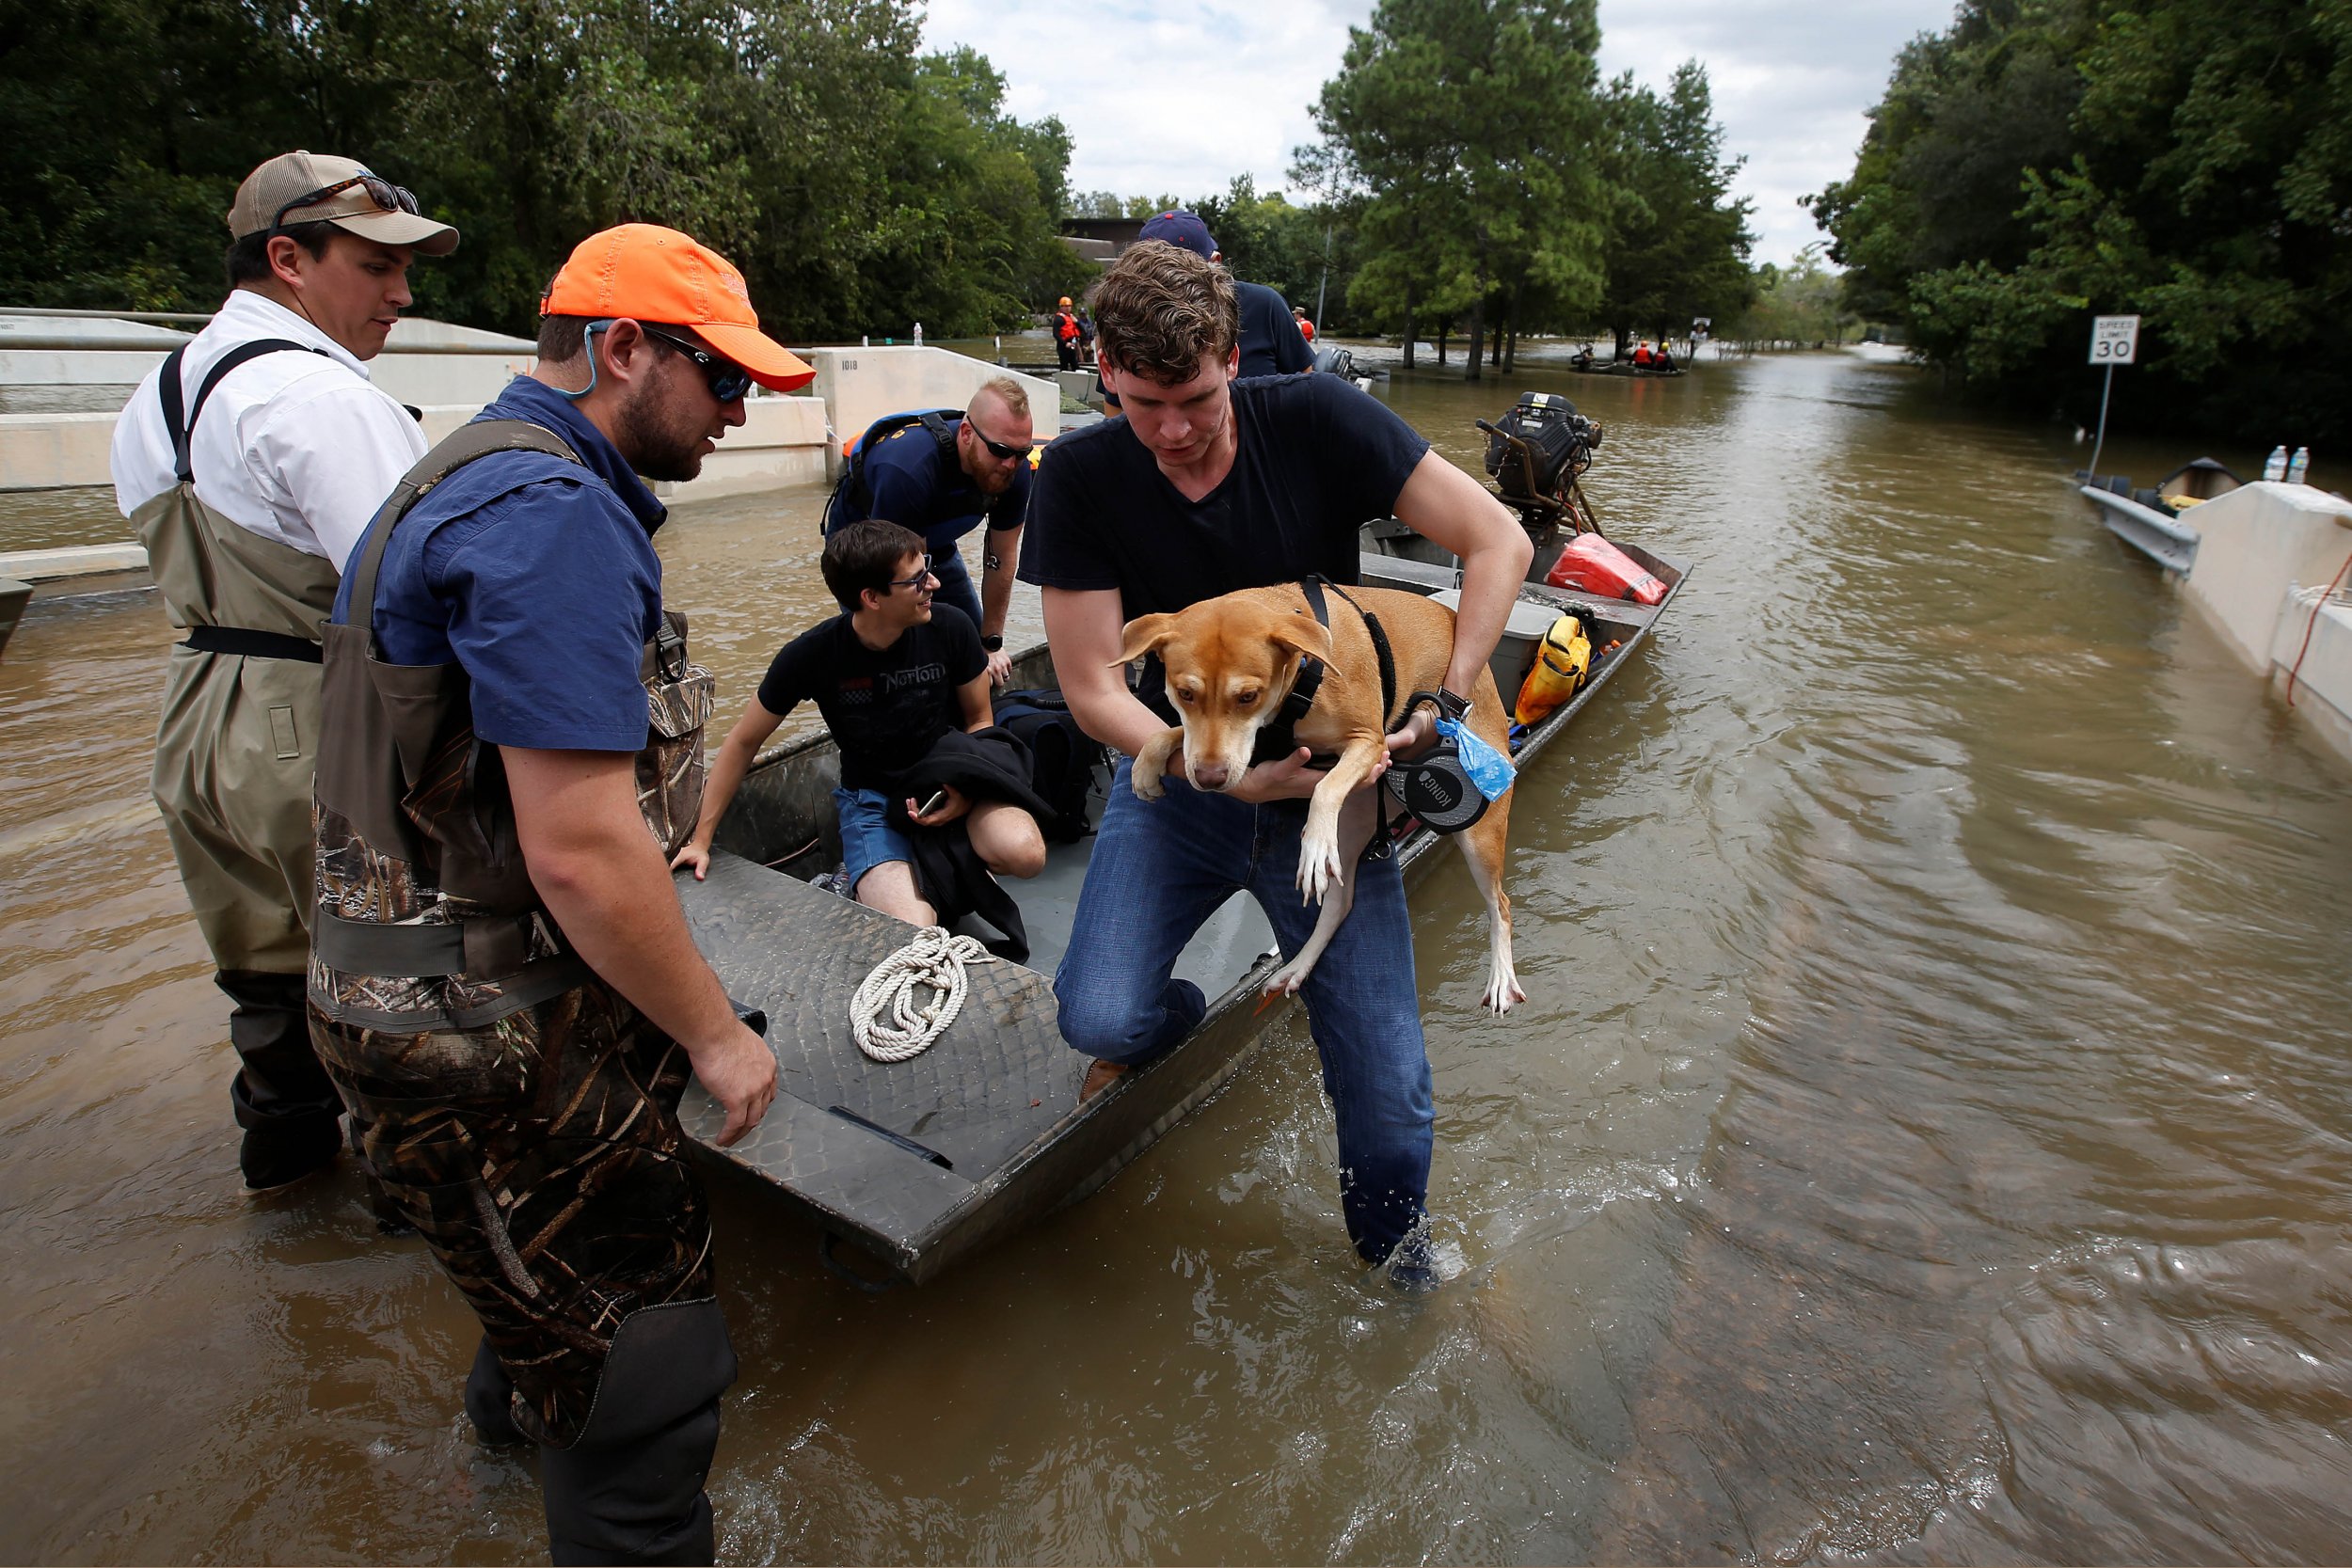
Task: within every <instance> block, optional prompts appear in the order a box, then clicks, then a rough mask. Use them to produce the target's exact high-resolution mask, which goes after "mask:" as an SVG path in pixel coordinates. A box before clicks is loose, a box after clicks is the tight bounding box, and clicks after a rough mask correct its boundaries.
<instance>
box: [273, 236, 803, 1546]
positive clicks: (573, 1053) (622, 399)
mask: <svg viewBox="0 0 2352 1568" xmlns="http://www.w3.org/2000/svg"><path fill="white" fill-rule="evenodd" d="M540 311H541V318H542V319H541V322H540V329H539V363H538V368H537V369H536V370H534V371H532V372H531V373H530V374H528V375H525V376H519V377H517V378H516V380H515V381H513V382H511V383H509V384H508V386H507V388H506V389H505V390H504V391H503V392H501V393H500V394H499V396H498V398H497V399H496V400H495V401H494V402H492V403H491V404H490V405H489V406H488V407H486V408H485V409H484V410H483V411H482V413H481V415H480V416H479V417H478V418H477V419H476V420H474V421H473V422H472V423H470V424H468V425H465V426H463V427H461V428H460V429H459V430H458V431H457V432H456V433H454V434H453V435H452V436H450V437H449V438H448V439H447V440H445V441H443V442H442V443H441V444H440V445H439V446H437V447H436V448H435V449H434V450H433V451H431V452H429V453H427V454H426V455H425V457H424V458H423V460H422V461H421V462H420V463H419V464H418V465H417V466H416V467H414V468H412V469H410V470H409V472H408V475H407V477H406V478H405V479H404V480H403V481H402V482H401V484H400V487H399V488H398V489H397V490H395V491H393V492H392V495H391V498H390V499H389V500H387V501H386V502H385V503H384V506H383V509H382V510H381V511H380V512H379V513H378V514H377V515H376V517H375V520H374V521H373V523H371V524H370V525H369V528H368V531H367V533H366V534H365V536H364V537H363V538H362V539H361V541H360V543H359V546H358V548H357V549H356V550H355V551H354V552H353V554H352V558H351V563H350V569H349V571H348V573H347V574H346V575H345V577H344V578H343V584H342V593H341V594H340V596H339V598H338V600H337V604H336V612H335V619H334V620H333V621H332V622H330V623H329V624H328V626H327V627H326V724H325V737H324V740H325V743H324V745H323V746H322V748H321V752H320V761H319V774H318V811H317V817H318V849H317V859H318V915H317V928H316V933H315V937H314V943H315V945H314V950H313V954H312V961H311V972H310V1017H311V1026H312V1038H313V1039H314V1040H315V1042H316V1043H317V1046H318V1052H319V1057H320V1059H321V1061H323V1062H324V1063H325V1064H326V1069H327V1071H328V1072H329V1073H330V1074H331V1075H332V1076H333V1078H334V1080H335V1083H336V1086H337V1087H338V1088H340V1089H341V1090H342V1096H343V1100H344V1101H345V1102H346V1103H347V1104H348V1105H349V1106H350V1108H351V1112H352V1116H353V1117H354V1118H355V1119H356V1120H357V1121H358V1123H359V1124H360V1126H361V1127H362V1129H363V1131H364V1135H365V1143H364V1151H365V1153H366V1156H367V1160H368V1164H369V1168H370V1169H371V1170H372V1171H373V1173H374V1174H375V1175H376V1176H377V1177H378V1178H379V1179H380V1180H382V1182H383V1184H384V1186H385V1188H386V1190H387V1192H388V1193H389V1196H390V1197H391V1199H392V1201H393V1202H394V1204H395V1205H396V1206H397V1207H398V1209H399V1211H400V1212H401V1213H402V1215H403V1216H404V1217H405V1218H406V1219H407V1220H408V1221H409V1223H411V1224H412V1225H414V1226H415V1227H417V1228H418V1229H419V1230H420V1231H421V1232H422V1233H423V1235H424V1239H425V1241H426V1242H427V1243H429V1244H430V1245H431V1246H432V1248H433V1252H434V1255H435V1257H436V1258H437V1259H438V1261H439V1262H440V1264H441V1266H442V1268H443V1269H444V1270H445V1271H446V1272H447V1273H448V1274H449V1275H450V1277H451V1279H452V1281H453V1283H454V1284H455V1285H456V1286H457V1288H458V1290H459V1291H460V1292H461V1293H462V1294H463V1295H464V1296H465V1298H466V1302H467V1305H468V1306H469V1307H472V1308H473V1311H474V1314H475V1316H476V1317H477V1318H479V1319H480V1320H481V1323H482V1327H483V1339H482V1344H481V1346H480V1349H479V1350H478V1351H477V1353H476V1354H475V1357H474V1364H473V1370H472V1373H471V1375H470V1376H469V1379H468V1380H467V1386H466V1401H465V1402H466V1411H467V1414H468V1415H469V1417H470V1418H472V1420H473V1424H474V1428H475V1430H476V1432H477V1433H480V1434H481V1436H482V1437H483V1438H484V1439H485V1441H489V1442H512V1441H516V1440H517V1439H529V1440H530V1441H532V1442H534V1443H536V1444H538V1445H539V1446H540V1449H541V1454H540V1465H539V1473H540V1481H541V1484H542V1487H543V1488H544V1491H545V1494H546V1502H547V1513H548V1538H549V1543H550V1545H551V1548H552V1551H553V1555H554V1558H555V1560H556V1561H557V1562H708V1561H710V1560H711V1555H712V1552H713V1550H714V1546H715V1541H714V1537H713V1531H712V1522H711V1513H710V1503H709V1499H708V1498H707V1497H706V1496H705V1495H704V1492H703V1482H704V1479H705V1477H706V1476H707V1474H708V1472H709V1468H710V1461H711V1454H712V1451H713V1449H715V1447H716V1445H717V1443H718V1437H719V1396H720V1394H721V1392H722V1391H723V1390H724V1389H725V1387H726V1386H727V1385H728V1384H729V1383H731V1382H733V1381H734V1377H735V1353H734V1351H733V1349H732V1347H731V1346H730V1345H729V1343H728V1340H727V1333H726V1324H725V1323H724V1321H723V1319H722V1318H721V1316H720V1311H719V1303H718V1300H717V1298H716V1296H715V1294H714V1292H713V1289H712V1275H711V1238H710V1217H709V1212H708V1210H707V1207H706V1205H705V1203H704V1200H703V1194H702V1187H701V1183H700V1182H699V1181H698V1180H697V1179H696V1178H695V1175H694V1172H693V1170H692V1168H691V1165H690V1164H688V1161H687V1151H686V1148H685V1147H684V1145H685V1135H684V1133H683V1132H681V1131H680V1129H679V1127H678V1122H677V1115H676V1112H677V1104H678V1097H679V1095H680V1094H681V1092H682V1091H683V1090H684V1088H685V1085H686V1079H687V1075H688V1073H689V1071H690V1069H691V1072H692V1074H693V1075H694V1076H696V1077H698V1078H700V1079H701V1080H702V1082H703V1085H704V1086H705V1087H706V1088H707V1089H708V1090H709V1091H710V1094H711V1096H712V1098H713V1099H715V1100H716V1101H718V1102H719V1103H720V1105H721V1106H722V1107H723V1109H724V1111H725V1113H726V1125H725V1128H724V1130H723V1132H722V1133H721V1135H720V1138H719V1142H720V1143H722V1144H730V1143H733V1142H735V1141H736V1140H737V1139H739V1138H740V1137H741V1136H742V1135H743V1134H744V1133H745V1132H749V1131H750V1130H751V1129H752V1128H753V1127H754V1126H755V1125H757V1123H758V1122H759V1119H760V1117H762V1116H764V1115H765V1114H766V1112H767V1109H768V1106H769V1104H770V1102H771V1101H772V1100H773V1099H774V1098H775V1092H776V1064H775V1057H774V1056H773V1054H772V1053H771V1052H770V1051H769V1049H768V1046H767V1044H766V1042H765V1041H763V1040H762V1039H760V1037H758V1036H757V1035H755V1034H754V1033H753V1032H752V1031H751V1030H750V1029H749V1028H747V1027H745V1026H744V1024H743V1023H742V1022H739V1020H738V1019H737V1017H736V1014H735V1010H734V1008H733V1006H731V1005H730V1004H729V1002H728V1001H727V997H726V993H725V991H724V990H722V989H721V986H720V983H719V979H718V976H717V975H715V974H712V973H711V970H710V966H709V964H708V963H707V962H706V961H705V960H704V959H703V958H702V956H701V955H700V954H699V953H697V952H696V951H695V948H694V942H693V938H692V937H691V934H690V933H689V931H688V929H687V926H686V918H685V914H684V912H683V911H681V910H680V908H679V905H678V899H677V894H676V892H675V889H674V887H673V886H672V883H671V880H670V874H669V866H668V857H669V855H670V854H671V853H672V852H673V851H675V849H676V847H678V846H679V845H680V844H682V843H684V842H685V840H686V837H687V835H688V833H689V832H691V827H692V823H693V821H694V817H695V815H696V813H697V810H698V809H699V805H700V800H699V797H700V792H701V784H702V755H701V752H702V729H703V726H704V724H705V722H706V721H707V719H708V717H709V713H710V703H711V678H710V675H709V673H708V672H707V671H705V670H703V669H702V668H700V667H699V666H697V665H695V664H693V663H692V662H691V661H690V659H689V658H688V657H687V649H686V635H685V634H686V627H685V624H684V622H683V620H682V619H681V618H679V617H677V616H675V615H667V614H665V613H664V612H663V610H662V608H661V562H660V559H659V558H658V557H657V556H656V555H655V553H654V548H653V538H652V535H653V531H654V530H655V529H657V528H659V527H660V524H661V522H662V518H663V515H664V514H663V509H662V506H661V503H660V502H659V501H657V500H656V499H654V497H653V493H652V492H651V491H649V490H648V489H646V488H645V485H644V483H643V482H642V481H641V480H640V478H639V476H640V475H643V476H644V478H646V479H653V480H669V481H675V482H681V483H682V482H684V481H687V480H691V479H692V478H693V477H694V476H695V474H696V473H697V472H699V471H700V469H701V467H702V462H703V459H704V457H705V456H707V454H708V453H709V452H710V451H711V450H712V447H713V445H714V444H715V443H716V442H717V441H718V440H719V439H720V438H721V437H722V436H724V435H725V434H726V432H727V430H728V429H729V428H731V427H733V426H736V425H739V424H741V423H742V422H743V402H742V400H743V396H744V394H745V393H746V392H747V391H749V390H750V388H751V386H752V383H753V382H755V381H757V382H759V383H760V384H761V385H763V386H768V387H772V388H777V389H779V390H784V389H789V388H794V387H798V386H801V385H803V384H805V383H806V382H807V381H808V380H809V379H810V378H811V375H812V373H813V372H810V371H809V369H808V367H807V366H805V365H803V364H802V363H801V362H800V361H799V360H798V359H796V358H794V357H793V356H791V355H790V354H789V353H787V352H786V351H785V350H784V349H783V348H781V347H779V346H778V345H777V344H776V343H774V342H773V341H771V340H770V339H769V338H768V337H767V335H766V334H764V333H762V332H761V331H760V330H759V322H758V317H757V316H756V315H755V314H754V313H753V310H752V307H751V301H750V299H749V298H748V297H747V295H746V293H745V292H744V287H743V279H742V276H741V274H739V273H738V272H737V271H736V270H735V268H734V267H733V266H731V265H729V264H728V263H727V261H725V260H724V259H723V258H721V257H720V256H718V255H716V254H715V253H713V252H711V251H709V250H707V249H706V248H704V247H703V246H702V245H697V244H696V243H695V242H694V241H693V240H692V239H691V238H689V237H688V236H687V235H685V234H681V233H679V232H677V231H676V230H670V229H659V228H655V227H653V226H651V225H646V224H628V225H624V226H623V227H621V228H618V229H612V230H605V231H604V232H602V233H599V234H594V235H591V236H590V237H589V238H588V239H586V240H584V241H582V242H581V243H580V246H579V247H578V248H577V249H575V250H574V251H573V252H572V255H571V258H570V260H568V261H565V262H564V267H563V269H562V270H561V271H560V272H558V273H557V274H556V276H555V280H554V281H553V282H552V283H551V284H550V285H549V286H548V293H547V296H546V298H545V300H544V301H543V303H542V304H541V306H540Z"/></svg>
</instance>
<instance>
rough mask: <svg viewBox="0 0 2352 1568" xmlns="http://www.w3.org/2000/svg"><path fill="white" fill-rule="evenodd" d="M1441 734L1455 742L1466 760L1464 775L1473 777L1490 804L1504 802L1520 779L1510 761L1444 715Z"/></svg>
mask: <svg viewBox="0 0 2352 1568" xmlns="http://www.w3.org/2000/svg"><path fill="white" fill-rule="evenodd" d="M1438 735H1440V736H1444V737H1445V738H1446V739H1448V740H1451V741H1453V742H1454V750H1455V752H1457V753H1458V754H1459V755H1460V757H1461V759H1462V771H1463V772H1465V773H1467V774H1469V775H1470V783H1472V784H1476V785H1477V786H1478V793H1479V794H1481V795H1484V796H1485V797H1486V799H1487V800H1490V801H1492V800H1501V799H1502V792H1503V791H1504V790H1506V789H1509V788H1510V787H1511V781H1512V780H1513V779H1515V778H1517V777H1518V768H1514V767H1512V766H1511V759H1510V758H1509V757H1506V756H1504V755H1503V754H1502V752H1498V751H1496V750H1495V749H1494V748H1493V747H1492V746H1489V745H1487V744H1486V742H1485V741H1483V740H1481V739H1479V738H1478V736H1476V735H1474V734H1472V733H1471V731H1470V727H1469V726H1468V725H1466V724H1464V723H1463V722H1462V721H1460V720H1458V719H1448V718H1445V717H1443V716H1442V715H1441V716H1440V717H1439V718H1438Z"/></svg>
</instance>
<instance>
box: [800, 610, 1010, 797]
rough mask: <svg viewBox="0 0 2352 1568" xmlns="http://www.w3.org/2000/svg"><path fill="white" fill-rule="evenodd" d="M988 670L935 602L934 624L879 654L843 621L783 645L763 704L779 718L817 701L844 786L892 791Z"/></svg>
mask: <svg viewBox="0 0 2352 1568" xmlns="http://www.w3.org/2000/svg"><path fill="white" fill-rule="evenodd" d="M987 668H988V656H987V655H986V654H984V653H982V652H981V651H980V634H979V633H978V631H977V630H975V629H974V627H973V626H972V623H971V622H970V621H969V620H968V619H966V618H965V616H964V613H963V611H961V610H957V609H954V608H953V607H951V606H948V605H944V604H936V603H934V604H933V605H932V606H931V618H930V622H929V623H928V624H927V625H924V626H909V627H908V628H907V629H906V633H905V635H904V636H902V637H900V638H899V639H898V641H896V642H893V643H892V644H891V645H890V646H889V647H887V648H884V649H883V650H882V652H880V653H876V652H875V651H874V650H873V649H871V648H869V647H867V646H866V644H865V643H863V642H861V641H858V639H857V632H856V631H855V630H854V629H852V628H851V626H850V618H849V616H847V615H836V616H834V618H833V619H832V620H830V621H826V622H824V623H822V624H821V625H818V626H813V627H811V628H810V629H809V630H807V631H804V632H803V633H801V635H800V636H798V637H796V638H794V639H793V640H792V641H789V642H787V643H786V644H785V645H784V646H783V647H782V648H780V649H778V650H777V652H776V657H775V659H774V661H773V662H771V664H770V665H769V666H768V673H767V676H766V677H765V678H764V679H762V680H761V681H760V683H759V705H760V706H761V707H764V708H766V709H767V710H768V711H769V712H771V713H772V714H774V715H776V717H778V718H779V719H781V718H782V717H784V715H786V714H787V713H789V712H791V711H792V709H793V708H794V706H796V705H798V704H800V703H802V702H813V703H815V704H816V705H817V711H818V712H819V713H821V714H823V715H824V716H825V727H826V728H827V729H829V730H831V731H832V732H833V737H834V740H835V741H837V742H838V743H839V744H840V747H841V786H842V787H843V788H844V789H886V788H888V787H889V784H890V781H891V779H892V778H893V777H894V776H896V775H897V774H899V773H902V772H904V771H905V770H906V769H908V768H912V767H914V765H915V764H916V763H918V762H920V761H922V760H923V755H924V753H925V752H929V751H930V749H931V748H932V747H933V746H934V745H936V744H938V741H939V737H940V736H943V735H946V733H947V732H948V731H949V730H952V729H961V728H962V727H963V708H962V706H961V705H960V704H959V703H958V702H957V700H956V691H957V689H958V688H960V687H962V686H964V685H966V684H968V683H969V682H971V681H972V680H974V679H975V678H977V676H978V675H979V674H980V673H981V672H983V671H985V670H986V669H987Z"/></svg>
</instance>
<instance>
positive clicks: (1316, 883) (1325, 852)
mask: <svg viewBox="0 0 2352 1568" xmlns="http://www.w3.org/2000/svg"><path fill="white" fill-rule="evenodd" d="M1346 869H1347V868H1346V866H1345V865H1344V864H1343V863H1342V862H1341V860H1340V846H1339V842H1338V840H1336V839H1329V838H1319V837H1317V836H1316V835H1315V834H1314V833H1312V832H1310V833H1308V834H1307V836H1306V837H1304V838H1302V839H1300V840H1299V841H1298V892H1299V895H1300V898H1299V901H1300V902H1301V903H1306V904H1320V903H1322V902H1323V900H1324V899H1325V898H1326V897H1327V895H1329V894H1330V892H1331V889H1332V888H1334V887H1335V886H1337V885H1338V884H1339V882H1340V881H1341V879H1342V878H1343V875H1344V874H1345V872H1346Z"/></svg>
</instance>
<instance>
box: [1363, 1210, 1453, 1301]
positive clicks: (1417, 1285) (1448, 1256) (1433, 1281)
mask: <svg viewBox="0 0 2352 1568" xmlns="http://www.w3.org/2000/svg"><path fill="white" fill-rule="evenodd" d="M1463 1267H1464V1259H1463V1258H1462V1252H1461V1249H1460V1248H1459V1247H1457V1246H1455V1245H1454V1244H1453V1243H1450V1242H1439V1241H1438V1240H1437V1239H1436V1238H1434V1237H1433V1236H1431V1235H1430V1233H1429V1227H1428V1225H1427V1223H1426V1222H1423V1223H1422V1225H1420V1226H1417V1227H1414V1228H1413V1229H1412V1230H1409V1231H1407V1232H1406V1236H1405V1239H1404V1240H1403V1241H1401V1242H1399V1243H1396V1245H1395V1247H1394V1248H1392V1249H1391V1251H1390V1253H1389V1256H1388V1260H1387V1261H1386V1262H1384V1263H1382V1264H1380V1265H1379V1267H1378V1268H1376V1269H1375V1270H1374V1272H1375V1274H1381V1275H1386V1276H1387V1277H1388V1282H1389V1284H1390V1286H1391V1288H1392V1289H1394V1290H1398V1291H1405V1292H1406V1293H1407V1294H1413V1295H1418V1294H1420V1293H1421V1292H1422V1291H1434V1290H1436V1289H1437V1288H1438V1286H1440V1285H1443V1284H1444V1283H1445V1282H1446V1281H1447V1280H1449V1279H1452V1278H1453V1277H1454V1276H1455V1275H1458V1274H1460V1273H1461V1272H1462V1269H1463Z"/></svg>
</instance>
